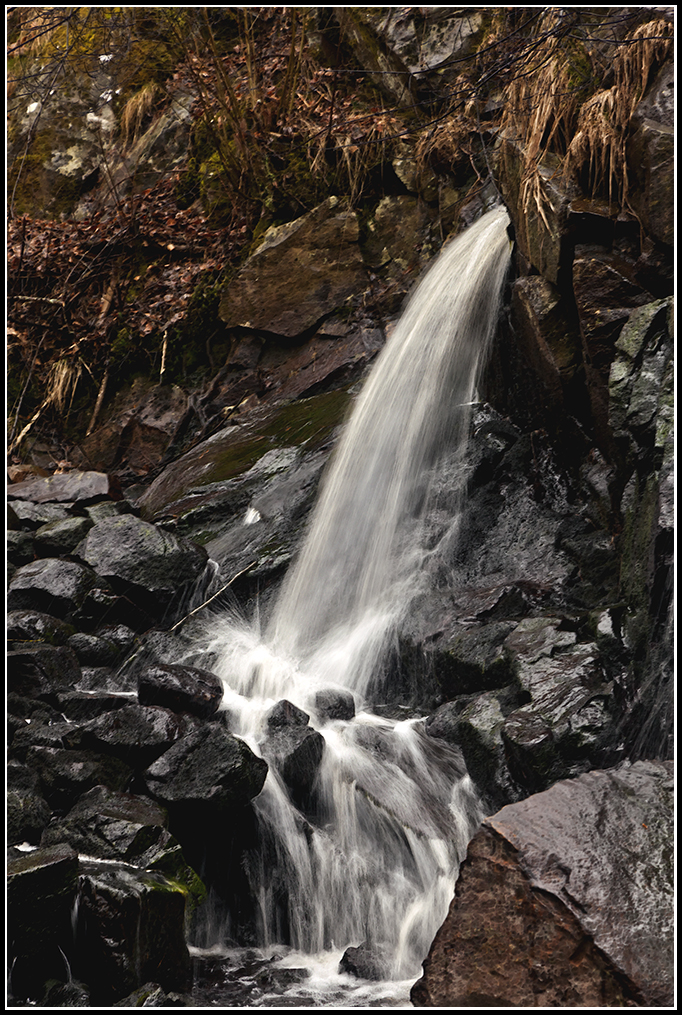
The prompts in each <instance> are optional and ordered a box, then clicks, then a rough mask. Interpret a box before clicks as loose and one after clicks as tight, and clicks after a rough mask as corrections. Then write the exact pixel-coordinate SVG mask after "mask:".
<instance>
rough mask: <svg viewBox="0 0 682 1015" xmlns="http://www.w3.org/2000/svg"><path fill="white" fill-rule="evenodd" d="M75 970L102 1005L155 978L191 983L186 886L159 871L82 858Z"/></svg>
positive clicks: (174, 983) (172, 985) (181, 984)
mask: <svg viewBox="0 0 682 1015" xmlns="http://www.w3.org/2000/svg"><path fill="white" fill-rule="evenodd" d="M74 971H75V973H76V975H78V976H81V977H83V978H85V979H87V982H88V983H89V984H90V987H91V990H92V999H93V1003H94V1004H100V1005H102V1004H103V1005H106V1004H111V1003H112V1002H114V1001H115V1000H117V999H119V998H121V997H123V996H125V995H126V994H129V993H130V992H131V991H132V990H133V989H135V988H136V987H139V986H141V985H142V984H144V983H147V982H148V981H150V980H154V982H156V983H161V984H164V985H165V986H166V987H167V988H178V989H183V988H184V987H186V986H187V985H188V982H189V973H190V960H189V952H188V951H187V945H186V944H185V892H184V889H183V887H182V886H180V885H174V884H173V883H172V882H171V881H169V880H168V879H167V878H165V877H164V876H163V875H162V874H160V873H158V872H155V871H143V870H140V869H139V868H136V867H131V866H128V865H124V864H115V865H109V864H108V865H106V866H104V865H98V864H96V863H89V862H85V863H84V862H81V869H80V885H79V904H78V925H77V929H76V954H75V961H74Z"/></svg>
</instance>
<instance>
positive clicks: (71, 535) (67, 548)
mask: <svg viewBox="0 0 682 1015" xmlns="http://www.w3.org/2000/svg"><path fill="white" fill-rule="evenodd" d="M92 524H93V523H92V522H91V521H90V519H89V518H64V519H62V520H61V521H56V522H48V523H47V524H46V525H41V526H40V528H39V529H36V531H35V533H34V536H33V541H34V545H35V549H36V555H37V556H38V557H61V556H62V555H64V554H67V553H71V552H72V551H73V550H75V548H76V547H77V546H78V544H79V543H80V541H81V540H82V539H84V538H85V536H86V535H87V533H88V531H89V530H90V529H91V528H92Z"/></svg>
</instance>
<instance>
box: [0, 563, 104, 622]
mask: <svg viewBox="0 0 682 1015" xmlns="http://www.w3.org/2000/svg"><path fill="white" fill-rule="evenodd" d="M95 583H96V577H95V573H94V571H93V570H92V569H91V568H89V567H86V566H85V565H83V564H77V563H76V562H75V561H68V560H58V559H57V558H54V557H47V558H45V559H43V560H34V561H32V562H31V563H30V564H24V566H23V567H20V568H19V569H18V571H17V572H16V574H15V575H14V577H13V578H12V581H11V582H10V585H9V590H8V593H7V608H8V609H9V610H37V611H38V612H41V613H48V614H52V615H54V616H56V617H59V618H60V619H67V620H68V619H69V616H70V615H71V614H73V613H74V612H75V611H76V609H77V608H78V607H80V606H81V605H82V604H83V602H84V600H85V598H86V596H87V594H88V593H89V592H90V590H91V589H92V588H93V587H94V585H95Z"/></svg>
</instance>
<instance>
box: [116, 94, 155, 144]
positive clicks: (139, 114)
mask: <svg viewBox="0 0 682 1015" xmlns="http://www.w3.org/2000/svg"><path fill="white" fill-rule="evenodd" d="M162 94H163V89H162V88H161V87H160V86H159V85H157V84H156V83H155V82H154V81H150V82H149V83H148V84H146V85H145V86H144V87H143V88H141V89H140V90H139V92H136V93H135V95H133V96H132V97H131V98H130V99H128V101H127V102H126V104H125V106H124V107H123V110H122V111H121V116H120V127H121V139H122V141H123V147H124V148H125V149H129V148H131V147H132V146H133V145H134V144H135V142H136V141H137V139H138V138H139V136H140V133H141V131H142V126H143V124H144V123H145V121H146V120H147V119H148V117H149V116H150V115H151V113H152V111H153V109H154V105H155V103H156V102H157V100H158V99H159V97H160V96H161V95H162Z"/></svg>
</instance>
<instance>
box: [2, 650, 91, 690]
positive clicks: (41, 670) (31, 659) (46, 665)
mask: <svg viewBox="0 0 682 1015" xmlns="http://www.w3.org/2000/svg"><path fill="white" fill-rule="evenodd" d="M80 677H81V669H80V666H79V665H78V660H77V658H76V655H75V653H74V652H73V650H72V649H70V648H69V647H68V646H66V645H50V644H48V643H45V642H26V643H25V644H24V645H22V647H21V648H17V649H14V650H13V651H11V652H8V653H7V687H8V690H9V691H11V692H13V693H15V694H19V695H22V696H24V697H28V698H44V699H45V700H48V701H54V696H55V695H56V694H57V692H58V691H61V690H65V689H67V688H73V687H75V685H76V684H77V683H78V681H79V680H80Z"/></svg>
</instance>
